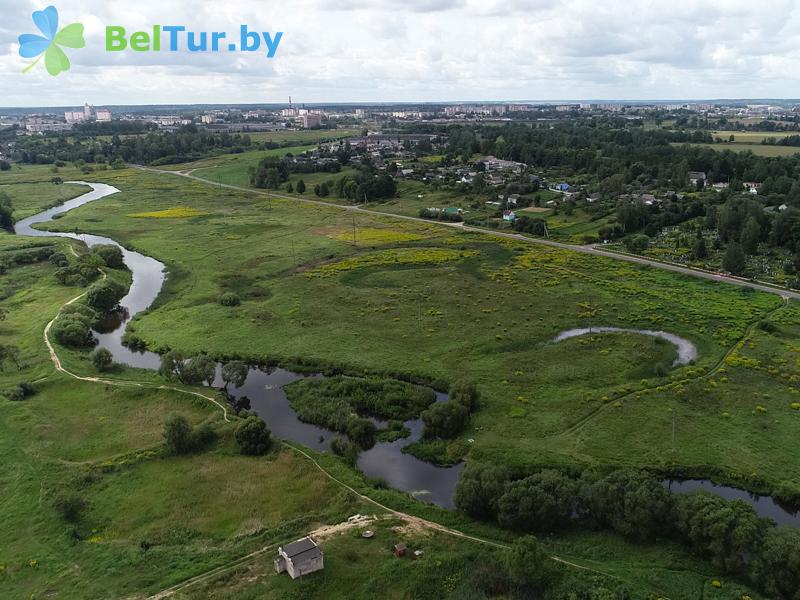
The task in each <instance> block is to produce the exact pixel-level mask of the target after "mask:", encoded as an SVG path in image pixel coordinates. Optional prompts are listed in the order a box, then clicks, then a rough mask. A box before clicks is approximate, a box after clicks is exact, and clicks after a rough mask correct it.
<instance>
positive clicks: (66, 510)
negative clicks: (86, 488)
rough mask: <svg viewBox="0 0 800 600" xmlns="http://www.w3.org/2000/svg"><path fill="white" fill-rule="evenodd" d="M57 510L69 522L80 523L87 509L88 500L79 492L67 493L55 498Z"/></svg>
mask: <svg viewBox="0 0 800 600" xmlns="http://www.w3.org/2000/svg"><path fill="white" fill-rule="evenodd" d="M54 504H55V508H56V512H58V514H59V515H60V516H61V518H62V519H64V520H65V521H66V522H67V523H78V522H79V521H80V520H81V517H82V516H83V511H84V510H85V509H86V501H85V500H84V499H83V498H81V497H80V496H78V495H77V494H65V495H61V496H58V497H57V498H56V500H55V503H54Z"/></svg>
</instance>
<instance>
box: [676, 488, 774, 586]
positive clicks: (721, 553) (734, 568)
mask: <svg viewBox="0 0 800 600" xmlns="http://www.w3.org/2000/svg"><path fill="white" fill-rule="evenodd" d="M673 514H674V519H673V523H674V525H675V527H676V529H677V530H678V532H680V534H681V535H682V536H683V538H684V540H685V541H686V542H688V544H689V546H690V547H691V548H692V549H693V550H694V551H695V552H697V553H698V554H700V555H703V556H707V557H708V558H710V559H711V560H712V561H713V563H714V565H715V566H716V567H717V568H719V569H722V570H723V571H724V572H727V573H738V572H740V571H742V570H743V569H744V566H745V561H744V560H745V559H744V557H745V555H746V554H747V553H748V552H749V551H750V550H751V549H752V548H755V547H757V546H759V545H760V542H761V539H762V537H763V534H764V526H765V523H764V522H763V521H762V520H761V519H759V517H758V515H756V511H755V509H754V508H753V507H752V506H750V505H749V504H747V503H745V502H742V501H741V500H733V501H731V502H728V501H726V500H724V499H723V498H720V497H719V496H716V495H714V494H708V493H703V492H698V493H693V494H685V495H678V496H676V497H675V499H674V509H673Z"/></svg>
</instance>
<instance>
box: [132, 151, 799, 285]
mask: <svg viewBox="0 0 800 600" xmlns="http://www.w3.org/2000/svg"><path fill="white" fill-rule="evenodd" d="M129 166H131V167H134V168H136V169H140V170H142V171H151V172H155V173H164V174H168V175H177V176H179V177H186V178H187V179H193V180H195V181H200V182H203V183H206V184H208V185H214V186H217V187H221V188H226V189H230V190H237V191H240V192H250V193H252V194H260V195H262V196H269V197H272V198H281V199H284V200H292V201H295V202H305V203H306V204H316V205H318V206H325V207H328V208H338V209H340V210H345V211H351V212H362V213H366V214H370V215H381V216H384V217H390V218H393V219H403V220H406V221H416V222H419V223H425V224H427V225H440V226H443V227H451V228H454V229H460V230H462V231H471V232H475V233H482V234H485V235H490V236H494V237H500V238H508V239H512V240H519V241H522V242H527V243H530V244H540V245H543V246H551V247H553V248H561V249H563V250H570V251H572V252H581V253H583V254H593V255H595V256H603V257H606V258H613V259H614V260H623V261H626V262H631V263H636V264H640V265H647V266H649V267H653V268H655V269H662V270H664V271H672V272H674V273H681V274H683V275H689V276H691V277H699V278H701V279H708V280H710V281H718V282H720V283H729V284H731V285H738V286H740V287H747V288H752V289H754V290H759V291H761V292H767V293H770V294H777V295H779V296H782V297H784V298H791V299H792V300H800V292H794V291H791V290H786V289H783V288H778V287H773V286H769V285H765V284H761V283H755V282H753V281H749V280H747V279H741V278H739V277H732V276H730V275H724V274H723V273H714V272H710V271H701V270H699V269H692V268H690V267H683V266H680V265H673V264H670V263H664V262H660V261H657V260H652V259H649V258H645V257H643V256H632V255H629V254H620V253H617V252H610V251H608V250H603V249H602V248H600V247H598V246H595V245H589V246H579V245H577V244H565V243H562V242H554V241H552V240H546V239H541V238H532V237H528V236H526V235H522V234H520V233H508V232H504V231H494V230H492V229H483V228H481V227H473V226H470V225H465V224H463V223H448V222H443V221H431V220H428V219H423V218H420V217H411V216H408V215H397V214H394V213H387V212H381V211H378V210H372V209H369V208H363V207H361V206H353V205H347V204H335V203H333V202H325V201H324V200H313V199H311V198H298V197H297V196H286V195H283V194H276V193H274V192H266V191H262V190H256V189H253V188H246V187H242V186H238V185H232V184H229V183H217V182H214V181H211V180H210V179H203V178H202V177H197V176H196V175H192V171H167V170H165V169H155V168H152V167H144V166H142V165H129Z"/></svg>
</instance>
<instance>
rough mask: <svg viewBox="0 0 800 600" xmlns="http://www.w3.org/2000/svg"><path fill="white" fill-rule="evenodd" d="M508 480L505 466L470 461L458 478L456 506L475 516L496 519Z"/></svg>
mask: <svg viewBox="0 0 800 600" xmlns="http://www.w3.org/2000/svg"><path fill="white" fill-rule="evenodd" d="M508 480H509V473H508V471H507V470H506V469H504V468H503V467H498V466H494V465H481V464H480V463H473V462H469V463H467V467H466V469H464V472H463V473H462V474H461V477H460V478H459V480H458V486H457V487H456V495H455V503H456V506H457V507H458V509H459V510H462V511H464V512H465V513H467V514H468V515H470V516H471V517H473V518H476V519H484V520H489V519H494V518H495V517H496V516H497V501H498V499H499V498H500V496H501V495H502V494H503V490H504V488H505V486H506V484H507V483H508Z"/></svg>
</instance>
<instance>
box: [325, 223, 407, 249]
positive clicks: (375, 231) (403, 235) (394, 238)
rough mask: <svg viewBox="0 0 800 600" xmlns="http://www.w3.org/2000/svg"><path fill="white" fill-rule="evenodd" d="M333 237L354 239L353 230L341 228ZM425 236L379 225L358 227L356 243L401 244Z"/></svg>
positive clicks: (342, 239) (346, 239) (349, 240)
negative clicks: (383, 227)
mask: <svg viewBox="0 0 800 600" xmlns="http://www.w3.org/2000/svg"><path fill="white" fill-rule="evenodd" d="M331 237H332V238H333V239H335V240H339V241H341V242H352V241H353V230H352V229H350V230H347V229H344V230H341V231H337V232H336V233H334V234H332V235H331ZM421 239H423V237H422V236H421V235H419V234H418V233H409V232H407V231H398V230H397V229H382V228H379V227H358V228H356V244H357V245H363V246H377V245H383V244H401V243H403V242H415V241H417V240H421Z"/></svg>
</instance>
